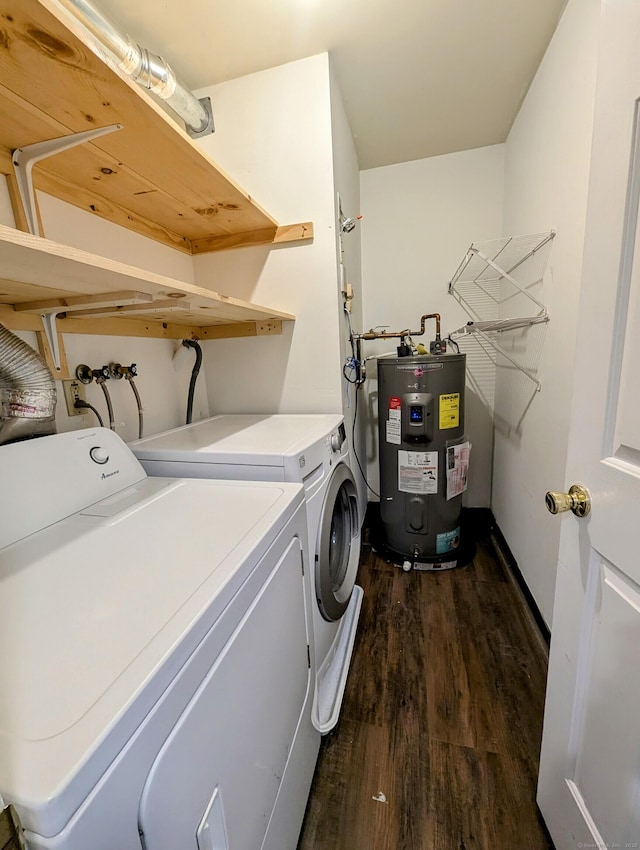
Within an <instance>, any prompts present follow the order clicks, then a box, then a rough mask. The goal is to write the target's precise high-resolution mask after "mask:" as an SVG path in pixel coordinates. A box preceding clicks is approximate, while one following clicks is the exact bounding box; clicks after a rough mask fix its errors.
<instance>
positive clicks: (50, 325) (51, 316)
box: [40, 313, 62, 372]
mask: <svg viewBox="0 0 640 850" xmlns="http://www.w3.org/2000/svg"><path fill="white" fill-rule="evenodd" d="M57 315H58V314H57V313H41V314H40V320H41V321H42V329H43V330H44V335H45V336H46V338H47V342H48V343H49V348H50V349H51V357H52V358H53V365H54V366H55V368H56V371H57V372H60V371H61V369H62V365H61V362H60V346H59V345H58V326H57V324H56V318H57Z"/></svg>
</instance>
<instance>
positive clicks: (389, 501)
mask: <svg viewBox="0 0 640 850" xmlns="http://www.w3.org/2000/svg"><path fill="white" fill-rule="evenodd" d="M465 360H466V355H464V354H440V355H434V356H431V355H416V356H412V357H381V358H379V359H378V422H379V454H380V519H381V522H382V532H383V545H384V549H385V550H386V553H387V554H388V555H389V556H390V557H391V559H392V560H396V561H398V562H400V563H402V562H405V563H406V562H409V563H410V564H412V565H413V566H415V567H417V568H420V569H448V568H450V567H456V566H459V565H460V564H461V563H463V562H466V561H465V560H463V559H464V554H463V552H464V550H463V548H462V546H461V533H460V517H461V511H462V491H463V490H464V489H465V488H466V477H467V471H468V463H469V444H468V443H467V442H466V440H465V436H464V388H465Z"/></svg>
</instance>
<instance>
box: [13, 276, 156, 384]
mask: <svg viewBox="0 0 640 850" xmlns="http://www.w3.org/2000/svg"><path fill="white" fill-rule="evenodd" d="M152 301H153V296H152V295H149V294H147V293H146V292H132V291H129V290H127V291H124V292H107V293H105V294H104V295H81V296H77V297H73V298H57V299H53V300H52V301H40V302H38V301H30V302H26V303H23V304H16V305H15V307H14V309H15V311H16V312H17V313H38V315H39V316H40V319H41V321H42V328H43V330H44V334H45V336H46V338H47V342H48V343H49V348H50V349H51V357H52V359H53V365H54V366H55V368H56V370H57V371H58V372H59V371H60V370H61V359H60V346H59V345H58V328H57V324H56V319H57V317H58V315H59V314H60V313H69V312H74V313H78V312H79V311H82V310H96V309H100V308H112V307H113V306H114V305H123V306H125V309H126V305H131V304H143V305H145V306H148V305H149V304H150V303H151V302H152Z"/></svg>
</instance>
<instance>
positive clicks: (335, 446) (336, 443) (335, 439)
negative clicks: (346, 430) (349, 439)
mask: <svg viewBox="0 0 640 850" xmlns="http://www.w3.org/2000/svg"><path fill="white" fill-rule="evenodd" d="M343 443H344V437H343V436H342V434H341V433H340V431H334V433H333V434H332V435H331V451H332V452H339V451H340V449H341V448H342V444H343Z"/></svg>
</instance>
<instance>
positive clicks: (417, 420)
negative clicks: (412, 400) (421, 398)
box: [409, 404, 423, 425]
mask: <svg viewBox="0 0 640 850" xmlns="http://www.w3.org/2000/svg"><path fill="white" fill-rule="evenodd" d="M422 411H423V407H422V405H421V404H412V405H411V406H410V407H409V420H410V421H411V422H412V424H414V425H422V421H423V420H422Z"/></svg>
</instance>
